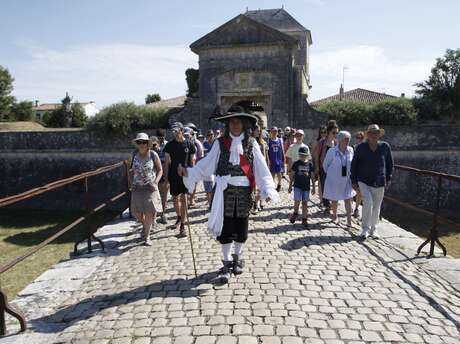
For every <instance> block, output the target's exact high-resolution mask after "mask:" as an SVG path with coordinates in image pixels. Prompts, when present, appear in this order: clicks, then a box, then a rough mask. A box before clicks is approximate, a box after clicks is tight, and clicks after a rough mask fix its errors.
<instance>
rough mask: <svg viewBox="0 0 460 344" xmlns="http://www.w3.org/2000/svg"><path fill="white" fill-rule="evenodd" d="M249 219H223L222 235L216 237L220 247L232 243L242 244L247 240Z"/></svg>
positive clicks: (228, 217) (227, 217)
mask: <svg viewBox="0 0 460 344" xmlns="http://www.w3.org/2000/svg"><path fill="white" fill-rule="evenodd" d="M248 223H249V217H233V216H231V217H230V216H225V217H224V226H223V228H222V233H221V234H220V236H218V237H217V241H219V242H220V243H221V244H222V245H224V244H230V243H232V242H233V241H236V242H240V243H244V242H246V240H248Z"/></svg>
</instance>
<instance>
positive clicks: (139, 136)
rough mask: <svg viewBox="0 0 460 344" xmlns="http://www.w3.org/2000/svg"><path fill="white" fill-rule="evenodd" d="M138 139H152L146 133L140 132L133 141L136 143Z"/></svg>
mask: <svg viewBox="0 0 460 344" xmlns="http://www.w3.org/2000/svg"><path fill="white" fill-rule="evenodd" d="M136 141H150V138H149V136H148V135H147V134H146V133H138V134H137V135H136V138H135V139H134V140H133V141H132V142H133V143H134V144H136Z"/></svg>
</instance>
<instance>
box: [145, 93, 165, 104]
mask: <svg viewBox="0 0 460 344" xmlns="http://www.w3.org/2000/svg"><path fill="white" fill-rule="evenodd" d="M160 100H161V96H160V94H158V93H153V94H147V97H145V104H151V103H156V102H159V101H160Z"/></svg>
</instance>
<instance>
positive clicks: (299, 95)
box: [175, 8, 322, 128]
mask: <svg viewBox="0 0 460 344" xmlns="http://www.w3.org/2000/svg"><path fill="white" fill-rule="evenodd" d="M311 44H312V37H311V32H310V31H309V30H308V29H306V28H305V27H304V26H302V25H301V24H300V23H299V22H297V21H296V20H295V19H294V18H293V17H292V16H291V15H290V14H289V13H288V12H287V11H286V10H284V8H281V9H270V10H256V11H246V12H245V13H244V14H240V15H238V16H236V17H235V18H233V19H231V20H229V21H228V22H226V23H225V24H223V25H221V26H220V27H218V28H217V29H215V30H213V31H211V32H210V33H208V34H206V35H205V36H203V37H202V38H200V39H198V40H197V41H195V42H194V43H192V44H191V45H190V48H191V50H192V51H193V52H194V53H196V54H197V55H198V56H199V75H200V76H199V91H198V95H197V96H198V98H195V99H189V102H188V105H187V106H186V108H185V109H184V111H183V112H182V113H180V114H179V116H177V117H176V116H175V119H180V120H183V121H194V122H196V124H197V125H199V126H200V127H201V128H206V127H208V125H209V124H208V119H209V118H210V117H211V116H213V114H215V113H225V112H226V111H228V110H229V109H230V108H231V107H232V106H242V107H243V108H244V109H245V110H251V111H253V112H255V113H257V114H259V116H260V117H261V119H262V121H263V124H264V126H267V127H269V126H272V125H277V126H287V125H290V126H298V127H310V126H315V123H314V122H316V121H317V119H318V118H319V117H321V118H322V116H320V114H319V113H317V112H316V111H315V110H313V109H311V108H310V106H309V105H308V102H307V98H308V94H309V91H310V88H311V84H310V69H309V59H310V46H311ZM197 103H199V106H198V104H197ZM187 107H188V108H189V109H187ZM191 108H193V109H194V110H193V111H192V110H191Z"/></svg>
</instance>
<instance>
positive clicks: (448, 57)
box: [415, 49, 460, 120]
mask: <svg viewBox="0 0 460 344" xmlns="http://www.w3.org/2000/svg"><path fill="white" fill-rule="evenodd" d="M415 86H416V87H417V90H416V91H415V93H416V94H417V95H418V96H419V97H417V99H416V101H415V104H416V106H418V108H419V111H420V115H421V117H422V118H424V119H439V118H442V117H449V118H451V119H457V120H458V119H460V49H457V50H452V49H447V51H446V53H445V55H444V57H442V58H438V59H436V63H435V65H434V67H433V68H432V69H431V74H430V76H429V77H428V79H427V80H425V81H423V82H420V83H416V84H415ZM431 117H434V118H431Z"/></svg>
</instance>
